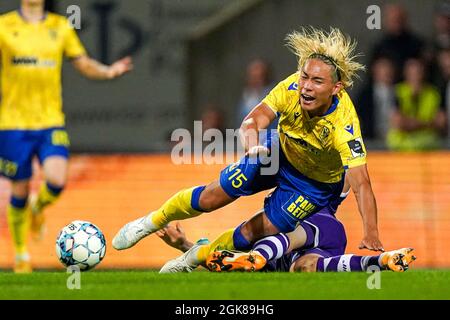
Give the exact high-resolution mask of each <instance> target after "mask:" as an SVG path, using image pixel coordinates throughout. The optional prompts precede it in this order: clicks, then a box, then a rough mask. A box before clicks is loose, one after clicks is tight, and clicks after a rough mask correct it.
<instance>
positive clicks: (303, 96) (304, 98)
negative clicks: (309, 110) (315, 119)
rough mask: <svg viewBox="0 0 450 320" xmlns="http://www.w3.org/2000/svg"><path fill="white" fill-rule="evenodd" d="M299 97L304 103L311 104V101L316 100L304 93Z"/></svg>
mask: <svg viewBox="0 0 450 320" xmlns="http://www.w3.org/2000/svg"><path fill="white" fill-rule="evenodd" d="M301 97H302V99H303V100H304V101H305V102H312V101H314V100H316V98H314V97H313V96H310V95H308V94H305V93H302V94H301Z"/></svg>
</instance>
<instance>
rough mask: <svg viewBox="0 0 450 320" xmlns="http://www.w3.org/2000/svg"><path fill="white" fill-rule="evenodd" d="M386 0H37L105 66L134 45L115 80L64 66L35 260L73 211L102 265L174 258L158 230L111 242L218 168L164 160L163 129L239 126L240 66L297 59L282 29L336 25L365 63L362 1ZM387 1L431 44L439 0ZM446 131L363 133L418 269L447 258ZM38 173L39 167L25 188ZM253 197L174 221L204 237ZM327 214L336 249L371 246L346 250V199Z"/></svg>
mask: <svg viewBox="0 0 450 320" xmlns="http://www.w3.org/2000/svg"><path fill="white" fill-rule="evenodd" d="M18 3H19V1H2V2H0V12H1V13H3V12H6V11H9V10H13V9H16V8H17V7H18ZM390 3H392V1H379V0H361V1H352V0H343V1H339V2H337V1H332V0H318V1H307V0H183V1H178V0H146V1H144V0H129V1H119V0H89V1H88V0H82V1H71V0H69V1H66V0H59V1H48V7H49V9H51V10H53V11H56V12H58V13H61V14H64V15H66V8H67V7H68V6H69V5H72V4H76V5H79V6H80V8H81V13H82V28H81V30H79V35H80V38H81V39H82V41H83V43H84V45H85V46H86V48H87V50H88V51H89V53H90V54H91V55H92V56H93V57H95V58H96V59H99V60H101V61H102V62H104V63H111V62H112V61H114V60H115V59H117V58H119V57H121V56H124V55H127V54H131V55H132V56H133V59H134V64H135V70H134V71H133V72H132V73H130V74H128V75H127V76H125V77H124V78H122V79H120V80H116V81H114V82H110V83H100V82H93V81H89V80H86V79H84V78H82V77H80V76H79V75H77V74H76V73H75V71H74V70H73V69H72V68H71V67H70V66H68V67H65V68H64V75H63V79H64V107H65V112H66V115H67V129H68V131H69V134H70V136H71V142H72V146H71V150H72V158H71V165H70V174H69V175H70V178H69V184H68V188H67V190H66V191H65V193H64V195H63V196H62V198H61V200H60V201H58V202H57V203H56V204H55V205H54V206H52V207H51V208H49V209H48V210H47V226H48V230H47V234H46V237H45V239H44V241H43V242H41V243H36V242H32V244H31V248H30V249H31V255H32V262H33V266H34V267H35V268H62V266H61V265H60V264H59V262H58V260H57V257H56V254H55V248H54V246H55V238H56V235H57V233H58V231H59V230H60V229H61V228H62V227H63V226H64V225H66V224H68V223H69V222H71V221H72V220H78V219H82V220H89V221H92V222H93V223H95V224H97V225H98V226H99V227H100V228H101V229H102V230H103V231H104V233H105V236H106V238H107V240H108V250H107V254H106V258H105V260H104V261H103V262H102V264H101V265H100V266H99V268H104V269H107V268H158V267H160V266H161V265H162V264H163V263H164V262H165V261H166V260H168V259H170V258H173V257H175V256H177V255H178V252H177V251H176V250H174V249H172V248H169V247H168V246H167V245H165V244H164V243H163V242H162V241H161V240H160V239H158V238H157V237H156V236H151V237H149V238H147V239H146V240H145V241H142V242H140V243H139V244H138V245H137V246H136V247H134V248H132V249H130V250H127V251H124V252H117V251H114V250H113V249H112V247H111V245H110V240H111V239H112V237H113V235H114V234H115V232H116V231H117V230H118V229H119V228H120V227H121V226H122V225H123V224H124V223H125V222H128V221H129V220H131V219H134V218H135V217H138V216H140V215H142V214H143V213H145V212H147V211H150V210H153V209H155V208H157V207H158V206H159V205H160V204H162V203H163V201H165V200H166V199H168V198H169V197H170V196H171V195H172V194H174V193H175V192H176V191H178V190H179V189H181V188H183V187H188V186H193V185H200V184H204V183H206V182H209V181H212V180H213V179H216V178H217V177H218V174H219V171H220V170H221V168H223V165H219V164H215V165H205V164H204V165H194V164H192V165H175V164H173V163H172V161H171V158H170V150H171V146H173V143H171V141H170V135H171V132H172V131H173V130H174V129H176V128H187V129H192V126H193V121H194V120H201V119H203V120H204V125H206V123H210V122H211V127H217V128H221V129H223V128H236V127H237V125H238V124H237V120H236V117H237V115H238V114H239V109H238V108H239V107H238V105H239V101H240V97H241V94H242V91H243V88H244V86H245V81H246V80H245V77H246V69H247V66H248V64H249V63H250V62H251V61H252V60H253V59H256V58H261V59H264V60H265V61H268V62H270V65H271V70H272V81H274V82H277V81H278V80H281V79H283V78H284V77H285V76H286V75H288V74H290V73H292V72H293V71H294V70H295V68H296V61H295V57H294V56H293V55H292V54H291V53H290V52H289V51H288V50H287V48H286V47H285V46H284V37H285V35H286V34H287V33H288V32H290V31H292V30H295V29H298V27H300V26H306V25H314V26H315V27H321V28H324V29H328V28H329V26H334V27H338V28H340V29H341V30H343V31H344V32H346V33H348V34H349V35H350V36H352V37H355V38H356V39H357V40H358V42H359V46H358V51H359V52H361V53H363V56H362V57H361V59H360V61H361V62H363V63H365V64H371V63H372V61H371V52H372V51H373V46H374V44H375V43H377V42H378V41H379V40H380V39H381V38H382V37H383V32H384V30H383V28H382V29H381V30H369V29H367V27H366V21H367V19H368V17H369V15H370V14H368V13H366V10H367V7H368V6H369V5H373V4H376V5H378V6H380V8H381V9H382V10H381V17H382V18H383V13H384V12H385V11H384V8H385V5H387V4H390ZM395 3H398V4H401V5H402V6H403V7H404V8H405V9H406V12H407V14H408V16H409V25H410V27H411V30H412V32H413V33H414V34H416V35H417V36H418V37H420V38H421V39H423V40H424V41H425V42H426V44H428V43H431V42H432V41H433V39H434V38H433V37H434V35H435V32H436V29H435V28H436V26H435V19H436V16H437V15H439V14H442V12H445V11H442V10H445V9H442V8H445V3H443V2H442V1H438V0H427V1H422V0H408V1H407V0H404V1H396V2H395ZM447 5H448V3H447ZM447 10H449V9H448V7H447ZM445 14H447V15H448V11H447V12H446V13H445ZM447 17H449V16H447ZM448 19H450V18H448ZM448 32H450V29H449V30H448ZM430 48H432V45H431V46H430ZM447 50H448V48H447ZM430 52H431V53H430V54H431V56H430V54H429V55H428V57H429V58H428V59H429V60H428V61H429V62H430V68H429V69H427V70H430V71H429V73H428V75H430V77H431V75H433V74H434V73H433V72H435V71H434V70H435V69H433V66H434V67H436V66H435V65H433V62H435V57H433V56H432V55H433V54H435V53H434V52H433V50H432V49H431V50H430ZM361 76H362V79H361V81H357V82H356V84H355V86H354V88H353V89H352V90H351V92H350V93H351V95H352V97H355V99H356V96H357V95H358V92H359V91H361V90H362V88H363V86H364V85H365V84H367V83H368V82H369V78H370V76H371V71H370V69H369V71H368V72H367V73H366V74H363V75H361ZM430 81H431V80H430ZM442 100H443V101H444V99H442ZM447 103H448V102H447ZM444 107H445V106H444ZM358 108H359V112H360V115H361V114H363V113H364V112H365V109H364V105H358ZM211 114H212V116H211ZM369 118H370V117H369ZM208 121H210V122H208ZM363 129H364V128H363ZM449 141H450V140H449V139H448V138H442V146H443V148H442V149H441V150H434V151H430V152H420V151H417V152H407V153H405V152H402V153H400V152H394V151H389V150H387V148H386V147H385V143H384V140H383V139H381V138H380V137H377V136H374V137H371V139H367V138H366V144H367V147H368V149H369V156H368V165H369V171H370V174H371V179H372V184H373V188H374V191H375V195H376V197H377V202H378V208H379V226H380V232H381V240H382V241H383V243H384V245H385V248H386V249H394V248H398V247H405V246H412V247H415V248H416V249H417V256H418V260H417V263H416V264H415V266H416V267H423V268H444V267H447V268H448V267H450V253H449V251H448V250H447V248H446V244H447V243H449V241H450V196H449V195H450V153H449V152H448V151H447V150H446V149H447V148H448V146H449ZM38 179H39V173H37V175H36V180H35V183H34V185H33V186H34V188H35V189H36V188H37V186H38V183H37V180H38ZM9 194H10V193H9V185H8V183H7V181H6V180H4V179H3V178H0V248H1V249H0V268H1V269H9V268H11V267H12V262H13V250H12V244H11V243H10V236H9V231H8V229H7V224H6V217H5V205H6V203H7V201H8V198H9ZM263 198H264V194H258V195H256V196H253V197H249V198H243V199H240V200H239V201H237V202H235V203H233V204H232V205H230V206H229V207H226V208H224V209H221V210H218V211H217V212H214V213H210V214H204V215H202V216H200V217H198V218H195V219H193V220H190V221H184V222H182V225H183V226H184V228H185V230H186V233H187V235H188V237H189V238H191V239H192V240H196V239H198V238H200V237H208V238H214V237H215V236H216V235H218V234H219V233H220V232H221V231H223V230H224V229H226V228H229V227H233V226H236V225H237V224H238V223H240V222H241V221H243V220H244V219H245V218H247V217H249V216H250V215H251V214H253V213H254V212H256V210H258V209H259V208H260V207H261V204H262V200H263ZM338 218H339V219H340V220H341V221H342V222H343V223H344V225H345V227H346V230H347V236H348V240H349V242H348V246H347V252H349V253H364V254H370V252H362V251H360V250H358V249H357V246H358V243H359V241H360V239H361V236H362V224H361V219H360V216H359V213H358V211H357V207H356V202H355V200H354V198H353V196H351V197H350V199H349V200H347V201H345V202H344V203H343V205H342V207H341V208H340V209H339V212H338Z"/></svg>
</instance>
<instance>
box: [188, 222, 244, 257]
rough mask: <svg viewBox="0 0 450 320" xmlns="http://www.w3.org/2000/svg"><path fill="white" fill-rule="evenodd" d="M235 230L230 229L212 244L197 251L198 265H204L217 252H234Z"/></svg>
mask: <svg viewBox="0 0 450 320" xmlns="http://www.w3.org/2000/svg"><path fill="white" fill-rule="evenodd" d="M234 230H235V228H232V229H228V230H227V231H225V232H224V233H222V234H221V235H220V236H218V237H217V238H216V239H215V240H214V241H213V242H211V243H210V244H205V245H202V246H201V247H200V248H199V249H198V251H197V259H198V261H196V262H197V263H199V264H200V263H203V262H205V261H206V258H208V256H209V254H210V253H212V252H214V251H217V250H234V249H235V248H234V243H233V233H234Z"/></svg>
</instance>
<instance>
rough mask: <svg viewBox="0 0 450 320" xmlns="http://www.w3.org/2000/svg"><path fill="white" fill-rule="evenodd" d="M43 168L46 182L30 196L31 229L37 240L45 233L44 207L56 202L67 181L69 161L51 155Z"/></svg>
mask: <svg viewBox="0 0 450 320" xmlns="http://www.w3.org/2000/svg"><path fill="white" fill-rule="evenodd" d="M42 169H43V172H44V182H43V183H42V185H41V187H40V190H39V193H38V194H37V195H32V196H31V197H30V208H31V231H32V234H33V237H34V239H35V240H41V239H42V237H43V236H44V233H45V215H44V212H43V210H44V208H45V207H47V206H48V205H50V204H52V203H54V202H55V201H56V200H57V199H58V198H59V196H60V195H61V192H62V190H63V189H64V186H65V185H66V183H67V171H68V161H67V159H66V158H65V157H61V156H51V157H48V158H46V159H45V161H44V163H43V165H42Z"/></svg>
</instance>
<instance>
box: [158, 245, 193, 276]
mask: <svg viewBox="0 0 450 320" xmlns="http://www.w3.org/2000/svg"><path fill="white" fill-rule="evenodd" d="M198 247H200V245H199V244H194V245H193V246H192V248H190V249H189V250H188V251H186V252H185V253H183V254H182V255H181V256H179V257H178V258H175V259H172V260H169V261H167V262H166V264H165V265H163V267H162V268H161V270H159V273H179V272H192V271H193V270H194V269H195V268H197V267H198V265H195V264H191V263H189V262H188V260H189V261H195V260H197V259H196V257H195V255H196V254H197V248H198Z"/></svg>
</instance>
